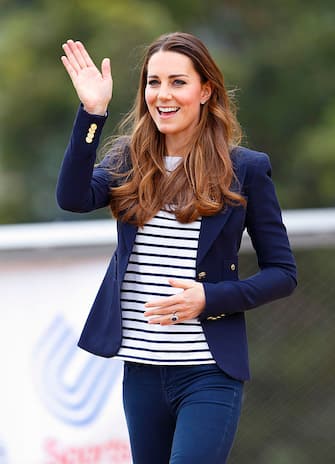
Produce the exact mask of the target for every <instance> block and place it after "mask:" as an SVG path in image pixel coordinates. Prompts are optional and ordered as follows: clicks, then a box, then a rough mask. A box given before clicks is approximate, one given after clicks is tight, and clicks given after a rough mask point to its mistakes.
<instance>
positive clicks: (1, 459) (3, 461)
mask: <svg viewBox="0 0 335 464" xmlns="http://www.w3.org/2000/svg"><path fill="white" fill-rule="evenodd" d="M0 464H8V459H7V452H6V448H5V445H4V444H3V443H2V441H0Z"/></svg>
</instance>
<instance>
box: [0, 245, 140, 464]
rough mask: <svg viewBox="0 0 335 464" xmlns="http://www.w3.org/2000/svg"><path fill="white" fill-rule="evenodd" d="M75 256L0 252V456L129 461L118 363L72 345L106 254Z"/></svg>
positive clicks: (74, 463)
mask: <svg viewBox="0 0 335 464" xmlns="http://www.w3.org/2000/svg"><path fill="white" fill-rule="evenodd" d="M90 254H92V253H90ZM62 256H63V257H64V256H65V254H64V252H63V253H62ZM74 256H76V257H72V258H71V256H69V257H66V258H63V259H61V257H60V255H58V254H57V252H55V251H53V252H52V253H50V254H48V253H47V252H46V251H38V250H36V252H29V253H28V255H27V256H26V257H25V258H22V259H18V258H15V259H13V258H11V259H3V258H2V257H1V255H0V259H1V263H0V295H1V299H0V305H1V324H0V353H1V354H0V356H1V373H2V375H1V382H0V393H1V395H0V411H1V412H0V464H105V463H106V464H107V463H108V464H129V463H130V462H131V459H130V451H129V444H128V434H127V430H126V425H125V419H124V415H123V408H122V363H121V362H119V361H116V360H111V359H109V360H108V359H103V358H99V357H96V356H92V355H89V354H88V353H86V352H84V351H83V350H81V349H79V348H77V346H76V344H77V340H78V337H79V334H80V331H81V329H82V327H83V324H84V322H85V320H86V317H87V315H88V311H89V308H90V305H91V304H92V302H93V299H94V297H95V294H96V292H97V289H98V287H99V285H100V282H101V280H102V277H103V274H104V272H105V269H106V267H107V258H106V257H102V258H94V256H93V257H90V255H88V256H87V254H86V256H85V255H84V256H80V255H79V254H78V251H77V252H76V253H75V255H74ZM78 256H79V257H78Z"/></svg>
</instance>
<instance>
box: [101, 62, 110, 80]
mask: <svg viewBox="0 0 335 464" xmlns="http://www.w3.org/2000/svg"><path fill="white" fill-rule="evenodd" d="M101 75H102V78H103V79H111V77H112V71H111V64H110V59H109V58H104V59H103V60H102V63H101Z"/></svg>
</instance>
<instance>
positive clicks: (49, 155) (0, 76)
mask: <svg viewBox="0 0 335 464" xmlns="http://www.w3.org/2000/svg"><path fill="white" fill-rule="evenodd" d="M0 12H1V14H0V57H1V60H0V223H1V224H2V226H0V234H1V230H3V231H7V232H8V231H13V234H14V231H16V230H18V229H8V227H12V226H13V225H15V224H18V225H23V224H26V223H53V224H54V223H58V222H59V221H61V222H62V223H63V222H64V221H66V222H72V221H75V220H85V221H90V220H94V221H100V220H101V221H102V222H103V221H104V220H106V219H108V218H109V212H108V211H98V212H95V213H92V214H86V215H82V216H76V215H74V214H71V213H67V212H64V211H61V210H60V209H59V208H58V206H57V204H56V202H55V193H54V192H55V184H56V180H57V174H58V170H59V167H60V163H61V160H62V156H63V152H64V149H65V147H66V144H67V141H68V138H69V135H70V131H71V126H72V122H73V118H74V116H75V113H76V108H77V105H78V100H77V97H76V95H75V92H74V90H73V88H72V84H71V82H70V79H69V78H68V76H67V75H66V72H65V70H64V69H63V66H62V64H61V62H60V56H61V55H62V49H61V45H62V43H63V42H64V41H66V40H67V39H68V38H73V39H79V40H81V41H83V42H84V43H85V44H86V46H87V48H88V50H89V52H90V53H91V55H92V57H93V59H94V60H95V62H96V63H97V64H99V65H100V62H101V60H102V58H103V57H105V56H107V57H110V58H111V60H112V68H113V79H114V97H113V101H112V105H111V108H110V118H109V120H108V122H107V125H106V127H105V130H104V135H105V136H107V135H110V134H111V133H113V132H114V131H115V127H116V125H117V123H118V122H119V121H120V119H121V118H122V116H123V115H124V114H125V113H126V112H127V111H128V110H129V109H130V106H131V104H132V101H133V98H134V95H135V92H136V86H137V78H138V71H139V68H138V67H139V63H140V61H141V56H142V54H143V47H144V46H145V45H147V44H149V43H150V42H151V41H152V40H153V39H155V38H156V37H157V36H159V35H160V34H162V33H165V32H169V31H175V30H182V31H186V32H191V33H194V34H196V35H197V36H199V38H201V39H202V40H203V41H204V42H205V43H206V45H207V46H208V48H209V50H210V51H211V53H212V55H213V56H214V58H215V59H216V61H217V63H218V64H219V66H220V68H221V69H222V71H223V73H224V76H225V81H226V85H227V87H228V89H232V90H233V89H235V91H236V97H237V101H238V118H239V121H240V123H241V125H242V128H243V130H244V145H247V146H248V147H250V148H254V149H256V150H260V151H265V152H267V153H269V155H270V157H271V161H272V166H273V179H274V181H275V184H276V188H277V193H278V197H279V199H280V203H281V206H282V208H283V210H285V211H286V210H290V211H291V213H293V212H294V211H297V210H306V212H307V211H310V213H311V214H310V215H309V216H308V218H309V219H308V220H307V221H306V223H305V229H304V230H303V233H301V234H300V236H299V237H295V238H294V240H293V241H292V244H293V247H294V252H295V256H296V259H297V263H298V268H299V281H300V285H299V287H298V289H297V291H296V293H295V294H294V295H293V296H292V297H290V298H289V299H287V300H283V301H280V302H278V303H274V304H271V305H268V307H267V308H261V309H257V310H255V311H252V312H251V313H250V314H248V325H249V338H250V352H251V367H252V372H253V380H252V382H251V383H249V384H248V385H247V386H246V395H245V407H244V414H243V416H242V419H241V423H240V429H239V433H238V436H237V439H236V446H235V448H234V451H233V454H232V456H231V458H230V461H229V462H230V463H232V464H249V463H259V464H291V463H292V464H309V463H315V462H316V461H317V460H318V461H319V462H321V463H322V464H328V463H333V462H334V459H335V446H334V437H333V430H334V425H335V424H334V417H335V396H334V393H333V392H334V387H335V379H334V352H335V337H334V336H333V327H334V313H335V311H334V310H335V290H334V284H333V282H334V276H335V227H333V228H332V229H329V227H328V226H329V224H330V223H331V221H334V214H335V213H334V209H333V207H334V204H335V176H334V173H335V156H334V155H335V52H334V43H335V4H334V1H333V0H319V1H318V2H316V1H315V0H282V1H276V0H254V1H252V2H250V1H247V0H235V1H234V0H226V1H222V0H221V1H220V0H206V1H203V0H166V1H164V2H161V1H158V0H157V1H154V0H151V1H144V0H142V1H141V0H94V1H92V0H80V1H79V0H68V1H64V2H62V1H58V2H57V1H54V0H35V1H34V0H33V1H27V0H20V1H19V0H0ZM317 209H318V210H320V211H322V212H323V214H322V215H317V214H316V213H315V214H316V215H315V216H313V211H315V212H316V210H317ZM299 214H301V211H297V215H299ZM290 217H292V216H290ZM313 218H315V219H313ZM111 222H112V221H111ZM315 222H318V226H319V228H318V229H317V231H316V232H315V230H314V228H313V226H315ZM333 223H334V222H333ZM31 230H33V229H31ZM313 230H314V232H313ZM7 232H6V233H7ZM289 232H290V230H289ZM10 233H11V232H10ZM15 233H16V232H15ZM45 234H48V232H47V231H46V232H45ZM306 236H308V240H306ZM67 246H68V248H67V253H66V256H74V258H73V259H75V255H76V253H74V254H73V253H72V254H71V253H70V252H69V250H70V248H71V247H70V246H69V245H67ZM36 247H37V246H36V245H34V246H33V247H31V248H34V249H36ZM72 247H73V248H75V247H76V244H75V243H72ZM28 248H29V247H28ZM98 248H99V243H96V244H95V245H94V250H98ZM49 251H50V250H49ZM98 253H99V256H102V260H103V262H104V263H105V260H107V258H108V256H109V255H110V253H111V249H106V248H104V247H101V248H99V252H98ZM28 255H29V258H27V256H28ZM32 256H33V255H32V254H29V253H28V254H27V250H26V249H24V246H18V247H17V248H16V249H14V247H13V249H12V251H8V250H2V252H1V250H0V260H1V261H2V263H0V271H1V269H2V270H3V274H2V275H3V276H5V275H6V270H8V269H11V270H12V272H22V266H21V261H22V260H23V261H24V260H27V259H28V260H30V259H31V257H32ZM38 256H39V258H38V260H39V262H43V266H49V265H50V263H51V262H52V263H54V261H53V260H55V259H56V260H57V263H58V264H57V266H59V265H60V264H59V260H60V258H59V256H60V255H58V258H55V255H54V254H52V253H51V255H49V254H47V252H45V253H44V254H43V253H42V254H41V253H39V255H38ZM77 257H78V256H77ZM81 257H82V254H81ZM241 258H242V259H241V261H242V262H241V268H242V275H247V274H248V273H250V272H253V270H254V266H255V263H254V258H253V255H252V254H251V253H250V252H249V250H248V249H247V248H246V250H245V252H244V253H243V254H242V257H241ZM62 259H63V255H62ZM33 261H34V262H35V263H36V257H34V258H33ZM13 262H15V263H16V264H15V265H14V264H13ZM52 265H53V264H52ZM26 266H28V264H27V262H26ZM28 267H29V269H30V268H31V264H29V266H28ZM70 279H71V277H70ZM4 281H5V280H3V282H4ZM95 285H98V283H96V284H95ZM93 290H94V289H93ZM4 291H6V288H4ZM93 293H94V291H93ZM93 293H92V294H93ZM8 301H9V303H8V304H9V305H10V304H11V303H10V301H11V300H10V299H8ZM13 304H14V303H13ZM0 305H1V302H0ZM10 309H11V308H6V311H10ZM1 312H2V313H3V314H5V308H2V311H1ZM6 314H7V313H6ZM6 317H7V316H6ZM3 437H4V431H3V430H0V459H1V453H2V455H3V458H2V459H3V461H1V460H0V463H1V464H2V463H5V462H6V463H7V462H8V463H10V464H12V463H14V464H26V463H29V464H30V463H32V464H35V463H37V462H38V463H39V462H44V461H43V460H42V458H41V460H35V461H34V460H33V458H30V457H29V456H27V459H26V460H25V461H24V462H22V463H21V462H16V461H13V460H10V458H9V457H6V456H7V454H10V453H7V452H6V444H5V441H6V440H4V439H3ZM1 449H3V452H1ZM6 453H7V454H6ZM55 456H56V454H55ZM6 459H7V460H6ZM109 459H111V458H109ZM45 462H50V463H51V462H52V463H53V462H63V463H65V464H67V463H70V462H71V463H72V462H78V463H81V462H82V463H84V462H85V463H86V462H98V463H100V462H101V463H102V462H105V461H103V460H100V461H99V460H96V461H94V460H92V461H84V460H82V461H81V460H80V459H79V458H78V460H77V461H74V460H73V461H71V460H69V461H64V460H63V461H57V459H56V457H55V458H54V461H52V460H50V461H45ZM106 462H112V463H116V462H120V463H121V462H126V461H121V460H119V461H118V460H116V458H115V459H114V460H109V461H108V460H106ZM157 464H158V463H157Z"/></svg>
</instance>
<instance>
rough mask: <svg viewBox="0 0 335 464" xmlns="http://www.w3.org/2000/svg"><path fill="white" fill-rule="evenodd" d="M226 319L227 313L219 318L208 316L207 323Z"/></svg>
mask: <svg viewBox="0 0 335 464" xmlns="http://www.w3.org/2000/svg"><path fill="white" fill-rule="evenodd" d="M224 317H226V314H225V313H222V314H220V315H219V316H208V317H207V321H218V320H219V319H223V318H224Z"/></svg>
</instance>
